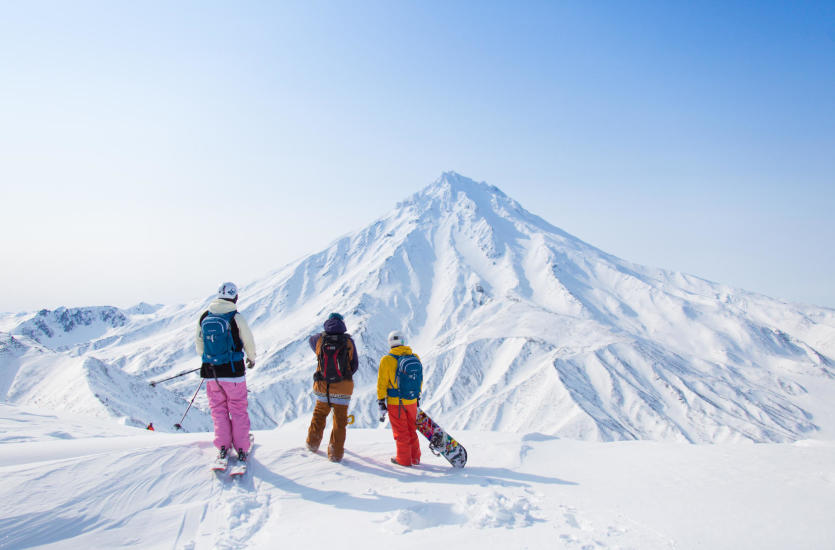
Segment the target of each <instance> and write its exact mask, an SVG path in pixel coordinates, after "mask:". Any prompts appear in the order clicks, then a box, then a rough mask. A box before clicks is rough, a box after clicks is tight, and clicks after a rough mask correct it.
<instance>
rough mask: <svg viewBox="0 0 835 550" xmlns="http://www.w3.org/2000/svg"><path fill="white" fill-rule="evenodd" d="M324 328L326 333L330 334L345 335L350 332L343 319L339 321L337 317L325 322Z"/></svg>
mask: <svg viewBox="0 0 835 550" xmlns="http://www.w3.org/2000/svg"><path fill="white" fill-rule="evenodd" d="M324 328H325V332H327V333H329V334H345V332H346V331H347V330H348V329H347V328H346V327H345V322H344V321H343V320H342V319H337V318H336V317H332V318H330V319H328V320H327V321H325V324H324Z"/></svg>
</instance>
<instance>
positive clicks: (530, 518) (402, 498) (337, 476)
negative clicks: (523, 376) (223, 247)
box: [0, 405, 835, 550]
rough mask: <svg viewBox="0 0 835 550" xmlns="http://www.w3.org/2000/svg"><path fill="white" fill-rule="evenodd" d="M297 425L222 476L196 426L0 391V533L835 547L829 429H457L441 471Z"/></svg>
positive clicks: (55, 540) (412, 544) (192, 543)
mask: <svg viewBox="0 0 835 550" xmlns="http://www.w3.org/2000/svg"><path fill="white" fill-rule="evenodd" d="M328 429H329V428H328ZM305 432H306V425H305V424H304V423H303V422H297V423H293V424H291V425H286V426H283V427H281V428H278V429H276V430H270V431H258V432H256V434H255V435H256V445H257V446H256V448H255V450H254V452H253V454H252V458H251V462H250V471H249V473H247V475H246V476H245V477H244V478H243V479H239V480H235V479H230V478H229V477H228V476H227V475H225V474H215V473H213V472H211V471H210V470H209V469H208V468H209V463H210V462H211V460H212V458H213V457H214V454H215V450H214V448H213V446H212V444H211V434H209V433H188V434H184V433H180V434H168V433H159V432H157V433H152V432H147V431H145V430H138V429H134V428H128V427H124V426H119V425H115V424H114V425H113V426H112V427H108V426H107V425H106V423H104V422H103V421H96V420H91V421H90V422H89V423H85V422H84V420H83V417H66V418H65V417H64V416H63V415H62V416H60V417H59V416H55V415H52V414H43V413H39V412H37V411H34V410H32V409H20V408H18V407H13V406H9V405H0V433H3V434H4V435H3V436H0V474H2V476H3V479H4V483H3V484H2V485H1V486H0V549H3V550H6V549H22V548H50V549H58V548H82V547H96V548H105V547H106V548H142V549H154V548H178V549H179V548H184V549H189V550H197V549H203V548H275V547H276V545H277V544H279V543H280V545H281V546H282V547H284V548H302V547H309V546H310V545H311V544H313V543H315V542H316V541H322V542H325V541H328V540H330V539H335V540H338V541H339V544H340V545H341V546H342V547H345V548H366V547H369V546H375V547H376V546H378V545H397V546H398V547H401V548H425V546H426V544H427V541H443V542H444V544H445V545H454V546H455V547H456V548H464V549H468V548H479V549H481V548H483V547H484V545H485V544H490V545H491V546H496V547H505V548H531V549H534V548H571V549H574V548H577V549H611V550H614V549H636V550H638V549H640V550H646V549H649V550H652V549H676V550H684V549H696V548H711V549H723V548H727V549H735V550H739V549H748V548H750V549H757V550H767V549H775V550H776V549H784V548H815V549H817V548H820V549H823V548H832V547H833V546H835V527H834V526H833V525H832V522H831V518H830V517H829V515H830V513H831V511H832V510H833V509H835V443H833V442H828V441H802V442H798V443H795V444H769V445H754V444H739V445H705V446H699V445H688V444H677V443H667V442H665V443H657V442H646V441H642V442H617V443H599V442H581V441H572V440H565V439H558V438H555V437H553V436H548V435H544V434H539V433H529V434H526V435H519V434H511V433H501V432H472V431H464V432H461V433H454V435H455V436H456V437H457V438H458V439H459V440H460V441H461V442H462V443H463V444H464V445H465V446H466V447H467V449H468V451H469V456H470V461H469V463H468V465H467V467H466V468H464V469H463V470H454V469H452V468H451V467H449V465H448V464H447V463H446V461H445V460H443V459H442V458H439V457H435V456H433V455H432V454H431V453H430V452H429V451H428V449H427V447H426V444H425V442H422V450H423V460H422V464H421V465H420V466H419V467H417V468H409V469H407V468H402V467H399V466H395V465H393V464H391V463H390V462H389V457H390V456H391V455H392V454H393V452H394V441H393V440H392V438H391V433H390V431H389V430H370V429H358V428H350V429H349V433H348V439H347V443H346V455H345V458H344V460H343V462H342V463H341V464H334V463H331V462H329V461H328V460H327V458H326V455H325V453H324V452H323V450H320V451H319V452H318V453H315V454H314V453H311V452H309V451H307V450H306V449H305V448H304V447H303V442H304V437H305ZM23 434H26V435H25V437H24V435H23ZM150 526H153V528H150Z"/></svg>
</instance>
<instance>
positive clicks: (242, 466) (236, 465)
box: [229, 432, 255, 477]
mask: <svg viewBox="0 0 835 550" xmlns="http://www.w3.org/2000/svg"><path fill="white" fill-rule="evenodd" d="M254 450H255V436H254V435H252V432H250V434H249V451H247V453H246V457H244V460H240V459H235V461H234V462H233V464H232V467H231V468H230V469H229V477H241V476H243V475H244V474H246V465H247V462H249V461H250V460H251V459H252V451H254Z"/></svg>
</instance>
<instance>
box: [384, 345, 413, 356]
mask: <svg viewBox="0 0 835 550" xmlns="http://www.w3.org/2000/svg"><path fill="white" fill-rule="evenodd" d="M389 353H391V354H393V355H412V354H413V352H412V348H410V347H409V346H394V347H393V348H391V349H390V350H389Z"/></svg>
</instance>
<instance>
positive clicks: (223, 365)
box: [195, 283, 255, 461]
mask: <svg viewBox="0 0 835 550" xmlns="http://www.w3.org/2000/svg"><path fill="white" fill-rule="evenodd" d="M237 302H238V288H237V287H236V286H235V285H234V284H233V283H223V284H222V285H220V288H219V289H218V292H217V297H216V298H215V299H214V300H212V302H211V303H210V304H209V307H208V309H207V310H206V311H204V312H203V314H202V315H201V316H200V321H199V323H198V325H197V334H196V337H195V347H196V348H197V353H199V354H200V355H201V356H202V359H203V364H202V366H201V368H200V376H202V377H203V378H206V379H207V381H206V394H207V395H208V397H209V409H211V412H212V420H213V421H214V426H215V439H214V444H215V447H217V449H218V458H221V459H224V460H225V459H226V453H227V452H228V451H229V450H230V449H234V450H235V451H236V452H237V454H238V460H239V461H246V456H247V453H248V452H249V447H250V441H249V428H250V423H249V413H248V412H247V395H246V370H247V369H251V368H252V367H254V366H255V340H254V339H253V337H252V331H251V330H250V329H249V325H247V322H246V320H245V319H244V318H243V316H241V314H240V313H238V311H237V305H236V304H237ZM244 357H246V362H244Z"/></svg>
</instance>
